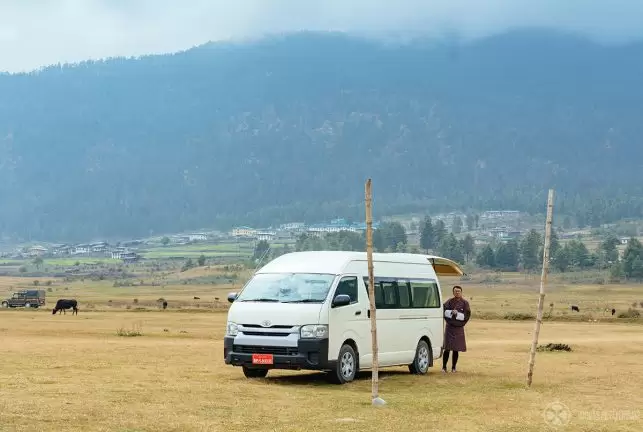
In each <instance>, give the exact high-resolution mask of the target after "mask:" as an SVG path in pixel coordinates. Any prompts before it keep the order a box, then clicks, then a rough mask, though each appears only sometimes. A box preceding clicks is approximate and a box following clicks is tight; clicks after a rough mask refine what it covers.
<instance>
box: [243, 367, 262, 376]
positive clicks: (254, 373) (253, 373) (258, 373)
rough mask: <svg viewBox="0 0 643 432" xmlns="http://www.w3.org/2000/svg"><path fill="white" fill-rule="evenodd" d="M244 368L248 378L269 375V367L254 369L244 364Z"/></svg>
mask: <svg viewBox="0 0 643 432" xmlns="http://www.w3.org/2000/svg"><path fill="white" fill-rule="evenodd" d="M242 369H243V374H244V375H245V376H246V378H265V377H266V375H268V369H253V368H249V367H246V366H243V367H242Z"/></svg>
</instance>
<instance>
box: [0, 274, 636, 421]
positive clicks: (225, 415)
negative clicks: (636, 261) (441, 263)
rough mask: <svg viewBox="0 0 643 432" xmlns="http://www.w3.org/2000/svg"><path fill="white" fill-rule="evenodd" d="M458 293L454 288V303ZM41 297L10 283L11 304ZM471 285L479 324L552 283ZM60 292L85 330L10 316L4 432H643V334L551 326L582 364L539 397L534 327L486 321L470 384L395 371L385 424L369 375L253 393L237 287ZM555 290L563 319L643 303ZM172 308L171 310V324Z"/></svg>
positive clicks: (558, 364)
mask: <svg viewBox="0 0 643 432" xmlns="http://www.w3.org/2000/svg"><path fill="white" fill-rule="evenodd" d="M453 282H454V281H449V280H444V281H443V284H444V291H445V295H446V294H448V291H449V289H448V286H450V285H452V284H453ZM29 283H30V280H27V281H21V280H19V278H13V279H11V281H7V280H0V295H1V296H5V295H8V294H9V292H8V291H7V290H8V289H9V287H12V288H11V289H14V290H15V289H17V288H19V287H22V286H23V285H25V286H26V285H28V284H29ZM461 285H463V286H464V290H465V291H464V293H465V296H466V297H469V298H473V299H472V301H471V305H472V308H473V309H474V311H482V312H484V313H489V314H491V313H496V314H498V315H499V316H500V315H501V314H502V313H504V312H506V311H512V312H533V311H534V309H535V303H536V298H537V289H538V280H537V278H534V279H529V278H525V277H524V276H515V275H514V276H506V277H503V282H502V283H482V282H480V281H470V282H462V283H461ZM51 288H52V291H51V292H48V303H49V304H48V306H49V305H51V304H53V301H54V300H55V299H56V298H59V297H72V296H73V297H76V298H78V299H79V303H80V304H79V307H80V313H79V315H78V316H72V315H71V314H70V313H67V315H62V316H59V315H56V316H53V315H52V314H51V310H50V309H49V308H47V309H41V310H0V344H1V349H0V365H1V367H0V431H3V432H4V431H48V430H60V431H119V432H125V431H129V432H134V431H185V432H188V431H280V432H281V431H284V432H285V431H307V432H308V431H336V430H342V431H364V430H378V431H407V430H416V429H418V428H419V429H421V430H436V431H447V430H448V431H453V430H458V431H465V430H466V431H542V430H548V428H549V426H548V423H547V422H546V418H545V417H546V416H545V414H546V413H551V412H552V411H551V410H550V408H556V407H561V405H550V404H555V403H559V404H563V405H562V406H564V409H565V410H566V411H564V412H563V413H566V414H568V415H569V417H568V418H569V420H570V421H569V424H567V425H566V426H565V427H563V428H558V430H565V431H588V430H591V431H608V430H609V431H637V432H638V431H640V430H643V361H641V360H642V359H643V326H641V323H643V319H639V320H637V321H638V323H632V322H622V321H623V320H618V319H615V318H604V319H601V320H600V321H597V322H594V321H593V320H592V321H591V322H588V321H587V320H585V319H584V318H585V317H584V316H583V318H579V319H578V320H577V321H563V320H561V321H559V322H558V321H557V322H545V323H544V324H543V328H542V331H541V336H540V343H541V344H545V343H548V342H554V343H566V344H569V345H570V346H571V347H572V349H573V351H572V352H539V353H538V354H537V359H536V368H535V377H534V384H533V385H532V388H531V389H526V388H525V376H526V368H527V361H528V351H529V347H530V343H531V337H532V330H533V322H532V321H511V320H483V319H479V318H474V319H472V320H471V322H470V323H469V324H468V326H467V338H468V346H469V351H468V352H467V353H464V354H462V355H461V359H460V361H459V369H460V372H458V373H457V374H455V375H454V374H447V375H442V374H441V373H439V367H434V368H433V369H431V371H430V373H429V374H428V375H426V376H414V375H411V374H409V373H408V370H407V369H406V368H399V369H385V370H384V371H382V372H381V379H382V381H381V385H380V391H381V396H382V397H383V398H384V399H385V400H386V401H387V403H388V404H387V406H385V407H380V408H373V407H371V406H370V385H371V382H370V374H369V373H368V372H366V373H363V374H362V375H361V377H360V379H358V380H357V381H355V382H353V383H351V384H349V385H345V386H336V385H332V384H327V383H326V381H325V380H324V377H323V375H322V374H318V373H308V372H277V371H272V372H271V373H269V374H268V377H267V378H266V379H259V380H248V379H246V378H245V377H244V376H243V374H242V372H241V370H240V369H238V368H233V367H230V366H226V365H225V364H224V362H223V341H222V339H223V333H224V328H225V320H226V315H225V309H224V308H225V293H226V292H227V291H229V290H230V289H232V288H234V287H232V286H217V287H216V288H214V287H213V286H207V285H172V286H166V287H165V288H161V287H158V286H157V287H149V286H141V287H113V286H112V285H111V283H108V282H90V281H88V282H74V283H71V284H69V283H64V282H62V281H55V282H54V283H53V284H52V285H51ZM236 288H238V286H237V287H236ZM549 290H550V292H551V294H550V295H548V296H547V298H546V304H547V305H548V304H549V302H550V301H551V302H554V303H555V307H556V308H557V310H556V312H555V313H556V314H558V315H559V316H560V317H561V318H563V317H564V315H565V314H567V315H571V312H569V308H568V305H567V303H574V304H580V306H581V312H582V313H589V312H585V309H590V308H591V307H593V305H598V304H599V303H600V302H606V303H609V304H614V305H615V307H617V308H618V309H619V310H620V309H623V308H627V307H628V306H629V305H630V303H632V302H634V301H635V300H643V286H641V285H638V286H635V285H618V286H609V285H607V286H598V285H582V284H574V285H566V284H564V283H560V282H556V281H555V280H554V281H552V284H551V285H550V287H549ZM194 296H198V297H201V299H199V300H194V299H193V297H194ZM159 297H163V298H166V299H168V302H169V303H170V307H169V308H168V310H166V311H160V310H158V308H157V307H156V305H155V304H154V302H155V300H156V299H158V298H159ZM215 297H219V298H220V301H219V302H216V301H215V300H214V298H215ZM134 298H138V299H139V301H138V305H134V304H133V299H134ZM109 300H112V302H111V303H110V302H109ZM148 302H149V305H147V303H148ZM215 303H217V304H218V303H221V304H220V305H219V306H220V307H219V306H217V307H214V306H211V305H214V304H215ZM559 303H560V304H559ZM88 304H90V305H91V306H92V307H87V305H88ZM127 306H130V309H127ZM133 306H134V307H133ZM597 307H598V306H597ZM547 309H548V306H547V307H546V310H547ZM144 310H146V311H144ZM595 313H596V314H598V309H597V312H595ZM581 315H582V314H578V316H579V317H580V316H581ZM599 318H600V317H599ZM119 330H122V331H125V332H127V331H129V330H133V331H139V332H140V333H141V336H137V337H124V336H118V334H117V333H119ZM548 406H549V408H548ZM549 418H553V417H549ZM552 430H554V429H552Z"/></svg>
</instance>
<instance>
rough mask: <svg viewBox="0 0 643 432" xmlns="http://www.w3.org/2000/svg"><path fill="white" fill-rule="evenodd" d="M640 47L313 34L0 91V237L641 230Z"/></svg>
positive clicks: (46, 75)
mask: <svg viewBox="0 0 643 432" xmlns="http://www.w3.org/2000/svg"><path fill="white" fill-rule="evenodd" d="M642 82H643V44H639V45H631V46H627V47H602V46H598V45H593V44H591V43H589V42H586V41H583V40H580V39H575V38H573V37H570V36H565V35H559V34H553V33H542V32H520V33H510V34H506V35H502V36H498V37H494V38H490V39H486V40H482V41H478V42H475V43H473V44H470V45H464V46H458V45H455V44H449V43H441V44H436V43H428V42H426V43H425V42H417V43H414V44H411V45H406V46H382V45H378V44H376V43H370V42H366V41H363V40H358V39H351V38H349V37H346V36H341V35H331V34H298V35H292V36H288V37H284V38H276V39H267V40H263V41H261V42H256V43H253V44H247V45H232V44H207V45H204V46H201V47H198V48H195V49H192V50H189V51H186V52H183V53H178V54H173V55H161V56H149V57H144V58H140V59H113V60H107V61H101V62H87V63H83V64H80V65H75V66H63V67H60V66H56V67H49V68H46V69H44V70H42V71H39V72H37V73H31V74H22V75H0V200H1V201H0V202H1V206H0V231H1V232H2V233H3V234H4V235H15V236H20V237H22V238H40V239H52V240H73V239H85V238H88V237H109V236H121V235H132V236H138V235H147V234H149V233H151V232H156V233H158V232H162V231H170V230H179V229H193V228H199V227H205V226H212V227H217V226H218V227H220V228H225V227H227V226H229V225H231V224H262V225H264V224H270V223H279V222H286V221H288V220H306V221H310V222H314V221H316V220H322V219H327V218H330V217H334V216H338V215H341V216H346V217H354V218H361V217H362V214H363V208H362V207H363V206H362V200H363V185H364V180H365V179H366V178H367V177H372V178H373V188H374V194H375V200H374V210H375V212H376V215H384V214H386V213H390V212H404V211H412V210H420V209H421V210H425V211H437V210H442V209H449V208H463V207H473V208H478V209H486V208H515V209H522V210H527V211H543V210H544V204H545V201H546V193H547V188H548V187H550V186H553V187H555V188H556V189H557V192H558V199H557V211H558V212H565V213H569V214H571V215H573V216H576V217H577V218H578V219H579V221H580V222H581V223H585V222H587V223H593V224H597V223H600V222H607V221H609V220H613V219H615V218H620V217H628V216H641V214H642V210H643V206H642V203H643V194H642V193H641V191H642V187H641V181H642V180H643V175H642V174H641V168H642V165H643V143H642V140H643V121H641V113H642V112H643V87H642V86H641V83H642Z"/></svg>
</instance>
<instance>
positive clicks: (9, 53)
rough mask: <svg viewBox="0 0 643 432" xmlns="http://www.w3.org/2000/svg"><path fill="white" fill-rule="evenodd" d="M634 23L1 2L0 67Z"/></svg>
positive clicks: (334, 3)
mask: <svg viewBox="0 0 643 432" xmlns="http://www.w3.org/2000/svg"><path fill="white" fill-rule="evenodd" d="M641 22H643V2H641V1H640V0H607V1H606V0H397V1H391V0H226V1H222V0H187V1H186V0H29V1H25V0H2V2H0V70H7V71H20V70H30V69H34V68H38V67H40V66H43V65H48V64H54V63H58V62H78V61H82V60H86V59H97V58H104V57H110V56H137V55H142V54H149V53H160V52H173V51H180V50H183V49H187V48H190V47H192V46H195V45H199V44H202V43H204V42H207V41H210V40H214V41H216V40H230V39H246V38H256V37H259V36H262V35H265V34H268V33H276V32H279V33H281V32H292V31H299V30H337V31H346V32H352V33H356V34H361V35H366V36H371V37H389V36H396V37H399V36H417V35H422V36H431V35H434V36H435V35H442V34H445V33H449V34H457V35H459V36H460V37H462V38H463V39H475V38H480V37H485V36H489V35H493V34H495V33H499V32H503V31H506V30H509V29H513V28H521V27H533V26H538V27H549V28H554V29H559V30H566V31H571V32H577V33H580V34H583V35H585V36H588V37H590V38H593V39H595V40H597V41H601V42H608V43H620V42H625V41H630V40H632V39H640V38H643V26H642V25H640V23H641Z"/></svg>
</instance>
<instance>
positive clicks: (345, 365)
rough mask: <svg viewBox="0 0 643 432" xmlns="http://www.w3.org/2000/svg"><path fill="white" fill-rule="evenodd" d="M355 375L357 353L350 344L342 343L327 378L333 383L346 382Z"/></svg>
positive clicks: (351, 379)
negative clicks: (335, 361) (335, 362)
mask: <svg viewBox="0 0 643 432" xmlns="http://www.w3.org/2000/svg"><path fill="white" fill-rule="evenodd" d="M356 375H357V354H356V353H355V350H354V349H353V347H352V346H350V345H342V347H341V349H340V350H339V355H338V356H337V365H335V369H334V370H332V371H330V374H329V378H330V380H331V382H333V383H335V384H346V383H349V382H351V381H353V380H354V379H355V376H356Z"/></svg>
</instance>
